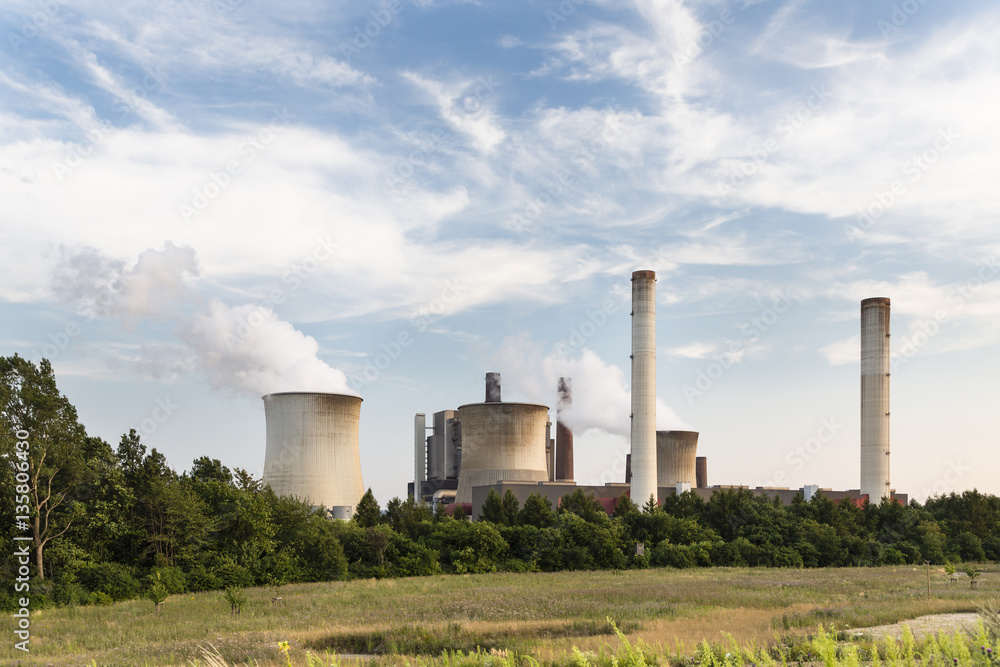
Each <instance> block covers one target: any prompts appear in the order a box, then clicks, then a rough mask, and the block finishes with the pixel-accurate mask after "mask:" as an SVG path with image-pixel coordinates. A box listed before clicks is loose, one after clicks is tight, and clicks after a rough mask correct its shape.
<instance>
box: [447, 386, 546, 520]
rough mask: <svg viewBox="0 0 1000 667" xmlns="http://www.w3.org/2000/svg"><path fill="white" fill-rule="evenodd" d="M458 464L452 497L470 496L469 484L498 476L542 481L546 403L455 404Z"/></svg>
mask: <svg viewBox="0 0 1000 667" xmlns="http://www.w3.org/2000/svg"><path fill="white" fill-rule="evenodd" d="M458 419H459V422H460V423H461V425H462V467H461V469H460V471H459V473H458V492H457V493H456V495H455V502H457V503H471V502H472V487H474V486H484V485H488V484H496V483H497V482H501V481H511V482H544V481H546V480H548V477H549V476H548V471H547V468H546V460H545V444H546V442H545V425H546V424H547V423H548V421H549V409H548V407H546V406H544V405H535V404H534V403H471V404H469V405H463V406H461V407H459V408H458Z"/></svg>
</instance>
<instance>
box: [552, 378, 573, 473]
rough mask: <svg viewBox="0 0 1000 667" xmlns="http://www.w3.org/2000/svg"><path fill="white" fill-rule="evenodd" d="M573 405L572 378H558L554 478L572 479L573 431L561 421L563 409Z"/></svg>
mask: <svg viewBox="0 0 1000 667" xmlns="http://www.w3.org/2000/svg"><path fill="white" fill-rule="evenodd" d="M571 405H573V380H572V378H559V402H558V403H556V480H557V481H560V482H572V481H573V431H571V430H570V429H569V427H568V426H566V422H564V421H563V410H567V409H569V407H570V406H571Z"/></svg>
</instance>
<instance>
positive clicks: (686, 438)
mask: <svg viewBox="0 0 1000 667" xmlns="http://www.w3.org/2000/svg"><path fill="white" fill-rule="evenodd" d="M697 452H698V432H697V431H657V432H656V484H657V485H658V486H674V487H676V486H677V485H678V484H682V483H683V484H690V485H691V487H692V488H697V483H698V475H697V469H696V465H695V459H696V458H697V456H696V455H697Z"/></svg>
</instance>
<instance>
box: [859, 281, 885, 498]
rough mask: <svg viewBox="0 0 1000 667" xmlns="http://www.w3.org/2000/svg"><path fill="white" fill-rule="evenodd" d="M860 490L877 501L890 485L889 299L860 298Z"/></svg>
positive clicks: (883, 495)
mask: <svg viewBox="0 0 1000 667" xmlns="http://www.w3.org/2000/svg"><path fill="white" fill-rule="evenodd" d="M861 493H862V494H868V500H869V502H872V503H878V502H879V501H881V500H882V498H888V497H890V495H891V494H890V487H889V299H887V298H885V297H876V298H873V299H865V300H864V301H862V302H861Z"/></svg>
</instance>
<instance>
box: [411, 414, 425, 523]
mask: <svg viewBox="0 0 1000 667" xmlns="http://www.w3.org/2000/svg"><path fill="white" fill-rule="evenodd" d="M426 477H427V415H426V414H424V413H423V412H418V413H417V414H416V415H414V416H413V502H415V503H416V504H418V505H422V504H423V499H422V496H421V494H422V493H423V488H424V480H425V479H426Z"/></svg>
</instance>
